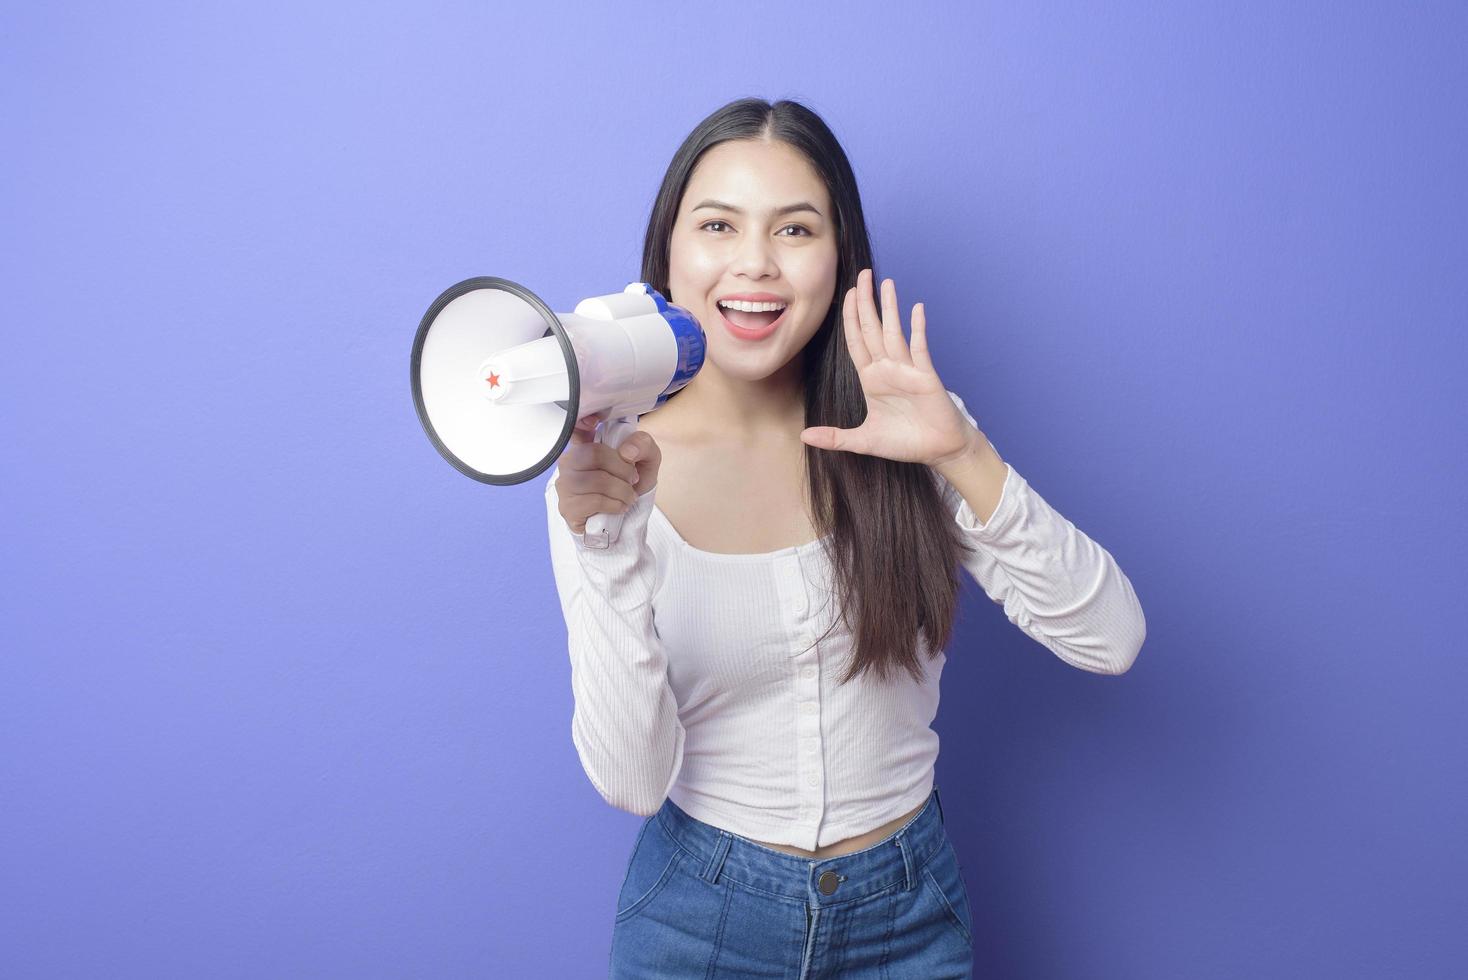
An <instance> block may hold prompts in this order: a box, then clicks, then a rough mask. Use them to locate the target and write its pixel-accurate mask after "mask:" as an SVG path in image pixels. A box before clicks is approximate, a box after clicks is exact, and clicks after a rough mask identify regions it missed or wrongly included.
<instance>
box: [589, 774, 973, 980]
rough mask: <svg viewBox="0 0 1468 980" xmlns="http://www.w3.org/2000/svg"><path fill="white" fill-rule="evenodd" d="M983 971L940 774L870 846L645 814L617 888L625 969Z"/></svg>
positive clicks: (808, 975) (672, 808)
mask: <svg viewBox="0 0 1468 980" xmlns="http://www.w3.org/2000/svg"><path fill="white" fill-rule="evenodd" d="M972 972H973V919H972V913H971V911H970V907H969V901H968V890H967V888H966V887H965V885H964V881H963V873H962V872H961V870H960V869H959V866H958V855H957V854H956V853H955V851H954V849H953V843H952V842H951V841H950V840H949V838H948V834H947V832H946V831H945V830H944V827H943V804H942V801H941V800H939V798H938V787H937V786H936V785H935V786H934V787H933V792H932V793H931V794H930V795H929V797H928V801H927V803H925V804H924V805H923V808H922V810H920V811H919V812H918V814H917V815H916V816H914V817H913V818H912V819H911V820H909V821H908V822H907V823H906V824H904V825H903V826H902V828H901V829H899V830H896V831H894V832H893V833H892V835H891V836H889V837H888V838H887V839H886V840H883V841H881V842H879V843H876V844H873V845H872V846H870V847H868V848H866V849H865V850H861V851H856V852H854V853H851V854H842V855H839V856H837V857H830V858H826V859H824V860H819V861H809V860H805V859H803V858H799V857H796V856H795V855H793V854H786V853H785V852H783V851H777V850H774V849H773V848H769V847H765V846H764V845H762V844H756V843H754V842H753V841H750V840H748V839H747V838H744V837H740V836H738V835H737V834H733V833H730V832H729V831H726V830H721V829H720V828H718V827H714V826H712V825H711V824H706V823H704V822H703V821H701V820H695V819H694V818H693V817H691V816H689V815H688V814H687V813H685V812H684V811H683V810H682V809H681V808H680V807H678V805H677V804H675V803H674V802H673V801H672V800H664V801H663V806H662V809H660V810H658V812H657V813H654V814H653V815H652V816H650V817H648V818H647V820H646V821H644V822H643V825H642V831H641V833H639V834H638V836H637V843H636V844H634V845H633V847H632V856H631V859H630V860H629V861H628V863H627V874H626V877H625V879H624V880H623V882H622V890H621V893H620V894H619V895H618V896H617V913H616V918H615V924H614V925H613V928H612V955H611V976H612V977H613V978H635V980H652V978H661V977H668V978H679V980H681V978H685V977H687V978H696V980H710V978H715V977H739V978H745V977H772V978H773V977H779V978H788V980H815V978H824V977H839V978H841V980H858V978H868V977H869V978H892V980H907V978H911V980H938V978H940V977H969V976H972Z"/></svg>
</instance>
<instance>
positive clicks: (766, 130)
mask: <svg viewBox="0 0 1468 980" xmlns="http://www.w3.org/2000/svg"><path fill="white" fill-rule="evenodd" d="M737 139H771V140H778V141H783V142H785V143H787V144H789V145H790V146H792V147H794V148H795V149H797V150H799V151H800V152H801V153H803V154H804V155H805V157H806V158H807V159H808V160H809V161H810V163H811V165H812V166H813V167H814V168H815V170H816V172H817V173H819V174H820V175H821V177H822V179H824V180H825V182H826V187H827V189H828V190H829V191H830V194H831V203H832V205H833V206H834V208H835V211H836V235H837V246H836V251H837V267H836V282H837V290H836V296H837V297H840V296H843V295H844V294H845V292H846V290H847V289H848V288H849V287H851V286H854V285H856V277H857V274H858V273H859V272H860V271H861V270H862V269H866V268H871V267H872V246H871V240H870V238H869V237H868V235H867V227H866V219H865V218H864V217H863V215H862V207H861V196H860V195H859V194H858V193H857V187H856V176H855V175H854V174H853V173H852V170H851V164H850V163H849V162H848V161H847V159H846V153H845V151H844V150H842V148H841V144H840V143H839V142H837V140H836V137H835V135H834V134H833V133H832V132H831V130H830V128H829V127H828V126H827V125H826V123H825V121H824V120H822V119H821V117H820V116H818V115H817V114H816V113H815V112H813V111H812V110H810V109H809V108H807V107H806V106H804V105H801V104H800V103H799V102H793V101H789V100H781V101H779V102H775V103H770V102H768V101H766V100H764V99H757V98H746V99H737V100H735V101H733V102H730V103H729V104H728V105H725V106H723V107H722V108H720V109H718V110H716V111H715V112H713V113H712V114H710V115H709V116H708V117H707V118H705V119H704V120H703V121H702V122H700V123H699V124H698V125H697V126H696V127H695V128H694V130H693V132H691V133H689V135H688V138H687V139H685V140H684V141H683V145H682V146H680V147H679V148H678V151H677V152H676V153H675V154H674V155H673V160H672V162H671V163H670V164H669V165H668V171H667V173H666V174H665V175H664V177H663V183H662V186H661V187H660V188H659V189H658V195H657V200H656V201H655V202H654V203H653V208H652V214H651V216H650V218H649V219H648V223H647V237H646V239H645V240H644V242H643V251H642V279H643V281H645V282H647V283H648V284H649V285H651V286H652V287H653V288H655V289H657V290H658V291H659V292H661V293H663V294H664V295H668V272H669V268H668V266H669V257H668V247H669V241H670V239H671V237H672V234H673V226H674V224H675V223H676V221H677V217H678V207H679V204H680V203H681V202H682V200H683V192H684V190H685V188H686V187H687V186H688V178H689V176H690V175H691V174H692V173H693V169H694V167H695V166H696V165H697V163H698V161H699V158H700V157H701V156H702V155H703V153H704V152H705V151H706V150H708V149H709V148H710V147H712V146H715V145H717V144H719V143H723V142H725V141H727V140H737ZM873 281H874V282H880V281H881V279H880V277H878V276H877V275H876V272H875V269H873ZM669 298H670V299H671V297H669ZM840 317H841V304H840V303H839V302H837V301H836V300H835V299H834V298H833V301H832V303H831V310H830V312H829V313H828V314H827V315H826V319H825V322H824V323H822V324H821V327H820V329H819V330H817V331H816V333H815V334H814V335H813V336H812V337H811V339H810V341H809V342H808V343H807V344H806V347H805V351H804V358H803V364H804V371H803V374H802V381H803V383H804V389H805V424H806V425H807V426H813V425H834V426H837V427H839V428H843V429H849V428H855V427H856V426H859V425H861V423H862V421H863V420H864V419H865V418H866V398H865V396H864V395H863V393H862V389H861V382H860V381H858V380H857V375H856V365H855V364H854V363H852V360H851V355H850V354H849V353H848V352H847V348H846V335H845V332H844V331H843V329H842V327H841V323H840ZM676 397H678V396H677V394H676V393H675V394H673V395H672V396H671V398H676ZM805 462H806V471H807V473H808V474H809V478H810V495H811V501H812V506H813V508H814V510H815V513H814V514H813V515H812V517H813V520H814V522H815V526H816V528H817V531H818V532H819V533H820V534H821V535H822V536H828V538H827V542H828V543H827V545H826V549H827V555H828V556H829V558H830V559H831V564H832V567H833V569H834V572H835V586H836V596H837V600H838V602H839V603H840V611H841V619H840V620H839V622H843V623H844V624H845V625H846V627H847V628H848V629H849V630H850V631H851V634H852V639H853V642H854V646H855V653H854V655H853V657H852V661H851V663H850V664H849V665H848V668H847V671H846V674H845V676H844V677H842V678H841V682H842V683H845V682H846V681H849V680H851V679H852V678H854V677H856V676H857V675H858V674H860V673H862V672H864V671H866V670H875V671H876V672H877V676H878V677H879V678H883V679H885V678H886V677H887V676H888V675H889V674H890V673H891V672H893V671H894V670H895V669H896V668H899V667H900V668H904V669H906V670H907V671H908V672H909V673H911V674H912V676H913V678H914V679H915V680H918V681H921V679H922V671H923V669H924V668H923V665H922V663H921V661H920V659H919V657H918V651H917V645H916V642H915V641H916V639H917V637H918V636H919V634H922V635H923V636H924V637H926V639H927V641H928V644H929V646H930V647H931V649H932V651H934V653H933V654H932V655H933V656H936V655H937V654H936V651H939V650H942V649H943V648H944V647H945V646H947V644H948V640H949V638H950V636H951V635H952V630H953V619H954V616H955V615H956V613H957V609H958V584H959V583H958V574H957V565H958V562H959V560H960V557H961V556H962V555H964V554H966V550H965V549H966V548H967V545H966V543H965V542H964V541H962V540H961V539H960V538H959V537H958V534H957V532H956V530H955V525H954V521H953V516H952V515H951V514H950V513H948V510H947V508H946V506H945V504H944V502H943V498H942V496H941V494H940V493H939V490H938V486H937V484H936V482H935V479H934V475H933V473H932V472H931V470H930V469H929V467H928V466H926V465H924V464H922V463H903V462H898V461H896V460H890V459H884V458H882V457H878V456H869V455H866V454H863V453H852V452H845V451H842V450H826V449H817V448H816V447H814V446H806V447H805ZM833 626H834V623H833Z"/></svg>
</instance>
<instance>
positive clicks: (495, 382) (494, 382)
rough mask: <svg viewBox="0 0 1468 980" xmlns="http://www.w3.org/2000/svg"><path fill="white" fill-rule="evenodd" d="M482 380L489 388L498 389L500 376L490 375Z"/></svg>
mask: <svg viewBox="0 0 1468 980" xmlns="http://www.w3.org/2000/svg"><path fill="white" fill-rule="evenodd" d="M484 380H485V381H488V382H489V386H490V387H491V388H498V387H499V386H500V376H499V375H498V374H491V375H490V376H489V377H487V378H485V379H484Z"/></svg>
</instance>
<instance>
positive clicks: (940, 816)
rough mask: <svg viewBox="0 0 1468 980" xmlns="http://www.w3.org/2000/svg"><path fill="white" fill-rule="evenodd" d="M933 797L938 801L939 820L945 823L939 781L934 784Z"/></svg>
mask: <svg viewBox="0 0 1468 980" xmlns="http://www.w3.org/2000/svg"><path fill="white" fill-rule="evenodd" d="M933 799H934V800H935V801H937V803H938V822H939V823H945V821H944V820H943V797H941V796H939V795H938V784H937V783H934V784H933ZM945 825H946V824H945Z"/></svg>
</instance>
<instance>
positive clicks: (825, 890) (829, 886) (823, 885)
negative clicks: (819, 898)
mask: <svg viewBox="0 0 1468 980" xmlns="http://www.w3.org/2000/svg"><path fill="white" fill-rule="evenodd" d="M840 884H841V876H840V875H838V874H837V873H836V872H834V871H827V872H826V873H825V874H823V875H821V877H820V880H819V881H817V882H816V887H817V888H819V889H820V890H821V894H822V895H830V894H832V893H833V892H835V891H836V887H837V886H838V885H840Z"/></svg>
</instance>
